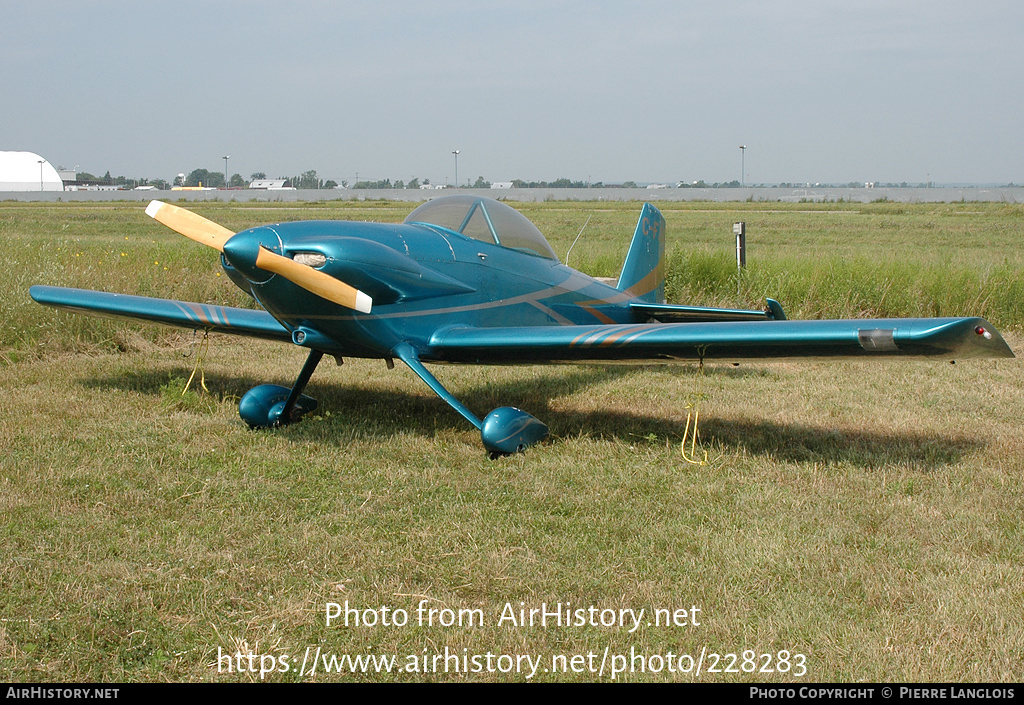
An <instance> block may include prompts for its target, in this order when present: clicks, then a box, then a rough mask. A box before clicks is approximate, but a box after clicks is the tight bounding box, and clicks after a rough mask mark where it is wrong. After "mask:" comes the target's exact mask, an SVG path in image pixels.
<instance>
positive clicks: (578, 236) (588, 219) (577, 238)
mask: <svg viewBox="0 0 1024 705" xmlns="http://www.w3.org/2000/svg"><path fill="white" fill-rule="evenodd" d="M593 217H594V215H593V214H590V215H589V216H587V222H586V223H584V224H583V227H582V228H580V233H579V235H577V236H576V239H575V240H573V241H572V244H571V245H569V252H566V253H565V266H566V267H568V266H569V253H570V252H572V248H574V247H576V243H577V242H579V240H580V236H582V235H583V231H584V230H586V229H587V225H589V224H590V219H591V218H593Z"/></svg>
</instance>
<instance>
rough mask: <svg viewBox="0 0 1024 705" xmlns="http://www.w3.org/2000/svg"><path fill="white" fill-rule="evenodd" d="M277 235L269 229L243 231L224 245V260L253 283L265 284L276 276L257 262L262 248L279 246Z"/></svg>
mask: <svg viewBox="0 0 1024 705" xmlns="http://www.w3.org/2000/svg"><path fill="white" fill-rule="evenodd" d="M279 244H280V241H279V240H278V239H277V236H276V234H275V233H274V232H273V231H272V230H270V229H268V228H253V229H252V230H243V231H242V232H240V233H238V234H237V235H233V236H231V237H230V238H229V239H228V241H227V242H225V243H224V249H223V253H224V259H225V260H227V262H228V264H230V265H231V266H232V267H234V268H235V269H237V270H238V271H239V272H241V273H242V275H243V276H245V278H246V279H248V280H249V281H251V282H255V283H258V284H260V283H263V282H265V281H267V280H268V279H270V278H271V277H272V276H274V273H273V272H272V271H269V270H266V269H261V268H260V267H259V266H257V264H256V261H257V260H258V259H259V258H260V248H261V247H266V248H268V249H270V248H271V247H277V246H279Z"/></svg>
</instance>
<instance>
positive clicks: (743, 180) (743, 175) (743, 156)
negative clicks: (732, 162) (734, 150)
mask: <svg viewBox="0 0 1024 705" xmlns="http://www.w3.org/2000/svg"><path fill="white" fill-rule="evenodd" d="M746 185H747V145H745V144H741V145H740V186H746Z"/></svg>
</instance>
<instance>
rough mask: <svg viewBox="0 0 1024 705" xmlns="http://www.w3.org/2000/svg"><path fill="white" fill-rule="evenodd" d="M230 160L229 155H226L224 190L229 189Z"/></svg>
mask: <svg viewBox="0 0 1024 705" xmlns="http://www.w3.org/2000/svg"><path fill="white" fill-rule="evenodd" d="M228 159H231V157H229V156H228V155H226V154H225V155H224V188H227V187H228Z"/></svg>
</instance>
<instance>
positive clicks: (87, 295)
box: [29, 286, 292, 341]
mask: <svg viewBox="0 0 1024 705" xmlns="http://www.w3.org/2000/svg"><path fill="white" fill-rule="evenodd" d="M29 294H30V295H31V296H32V298H33V299H34V300H35V301H36V302H37V303H41V304H45V305H46V306H52V307H54V308H63V309H69V310H72V311H75V312H76V313H86V314H91V315H95V316H108V317H114V318H134V319H137V320H141V321H150V322H152V323H162V324H164V325H169V326H177V327H179V328H190V329H192V330H209V331H218V332H220V333H232V334H235V335H246V336H249V337H253V338H266V339H268V340H284V341H291V339H292V334H291V333H290V332H289V331H288V330H287V329H285V328H284V326H282V325H281V324H280V323H278V322H277V320H276V319H275V318H274V317H273V316H271V315H270V314H269V313H267V312H266V311H253V310H251V309H247V308H232V307H228V306H211V305H209V304H197V303H192V302H189V301H174V300H172V299H154V298H150V297H148V296H131V295H129V294H111V293H108V292H105V291H92V290H90V289H68V288H64V287H58V286H33V287H31V288H30V289H29Z"/></svg>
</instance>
